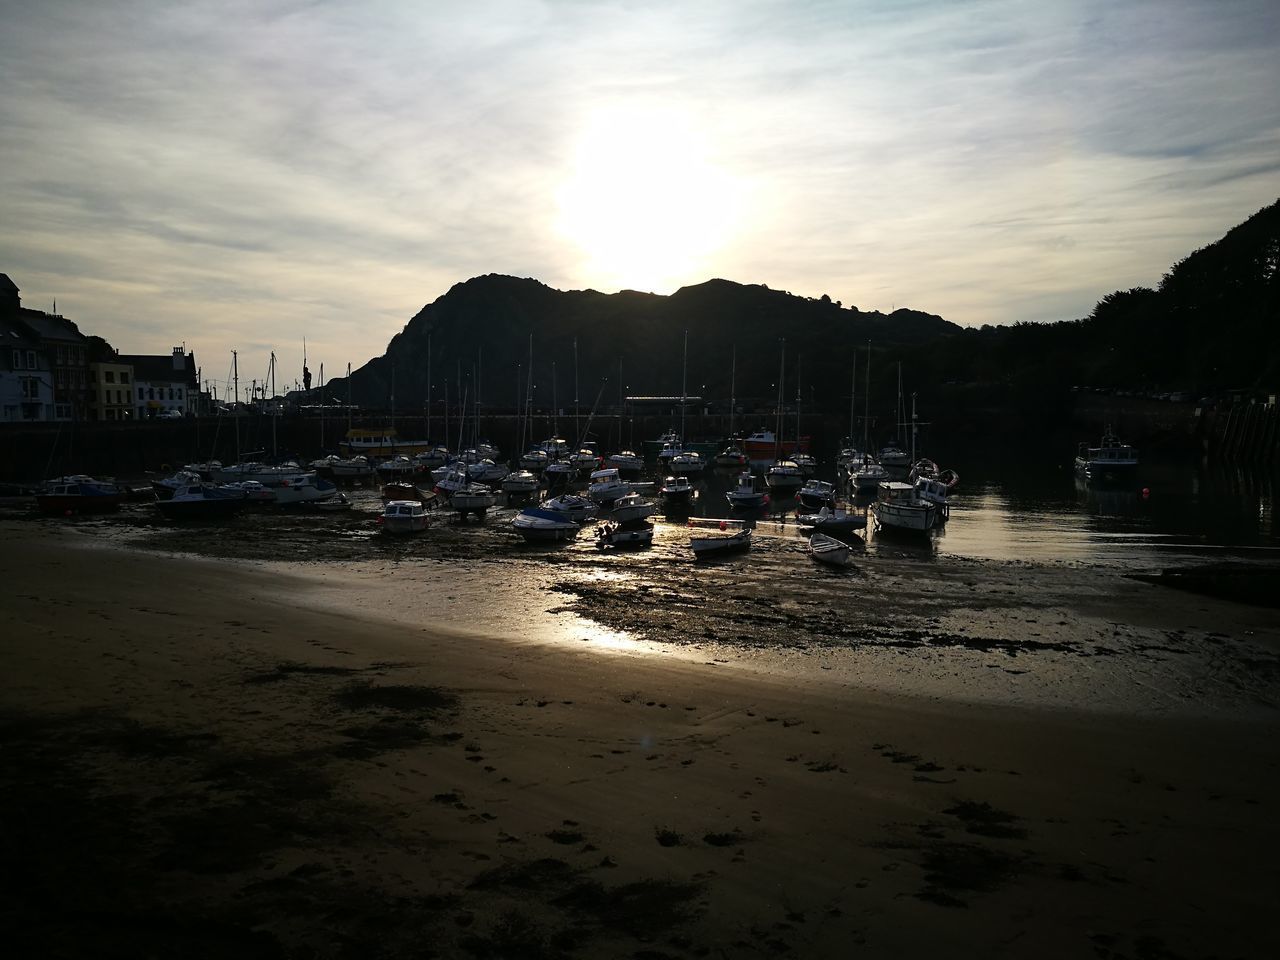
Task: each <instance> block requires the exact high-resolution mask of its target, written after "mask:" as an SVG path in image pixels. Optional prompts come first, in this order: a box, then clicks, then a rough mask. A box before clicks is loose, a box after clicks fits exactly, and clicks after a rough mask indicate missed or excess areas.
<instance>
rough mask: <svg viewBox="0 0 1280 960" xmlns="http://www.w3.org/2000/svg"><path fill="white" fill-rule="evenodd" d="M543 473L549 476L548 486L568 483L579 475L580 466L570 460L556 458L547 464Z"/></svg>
mask: <svg viewBox="0 0 1280 960" xmlns="http://www.w3.org/2000/svg"><path fill="white" fill-rule="evenodd" d="M542 475H543V476H544V477H546V478H547V485H548V486H556V485H557V484H566V483H568V482H569V481H570V480H572V479H573V478H574V477H576V476H577V475H578V468H577V467H575V466H574V465H573V463H572V462H570V461H568V460H555V461H553V462H551V463H548V464H547V468H546V469H545V470H543V471H542Z"/></svg>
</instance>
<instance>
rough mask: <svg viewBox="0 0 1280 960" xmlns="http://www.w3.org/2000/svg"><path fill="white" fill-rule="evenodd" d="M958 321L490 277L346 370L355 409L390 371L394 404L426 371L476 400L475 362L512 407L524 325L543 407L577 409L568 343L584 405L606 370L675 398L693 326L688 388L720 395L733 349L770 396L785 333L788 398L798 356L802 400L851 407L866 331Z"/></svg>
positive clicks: (406, 401) (726, 284)
mask: <svg viewBox="0 0 1280 960" xmlns="http://www.w3.org/2000/svg"><path fill="white" fill-rule="evenodd" d="M959 330H960V328H959V327H957V326H956V325H955V324H951V323H948V322H947V321H945V320H943V319H942V318H941V317H937V316H933V315H931V314H927V313H921V312H919V311H914V310H898V311H896V312H894V313H893V314H892V315H889V316H886V315H884V314H881V313H864V312H862V311H859V310H857V309H856V308H847V307H842V306H841V305H840V304H838V303H835V302H833V301H832V300H831V299H830V298H827V297H821V298H805V297H797V296H794V295H792V294H790V293H784V292H782V291H778V290H770V289H769V288H768V287H765V286H760V285H744V284H739V283H733V282H731V281H728V280H709V281H707V282H706V283H702V284H698V285H696V286H691V287H683V288H681V289H680V290H677V291H676V292H675V293H673V294H671V295H670V296H659V295H656V294H651V293H638V292H636V291H632V290H624V291H621V292H619V293H614V294H603V293H599V292H597V291H595V290H572V291H561V290H553V289H552V288H550V287H548V286H546V285H545V284H542V283H539V282H538V281H536V280H530V279H520V278H517V277H508V276H501V275H497V274H490V275H488V276H483V277H475V278H473V279H471V280H468V281H466V282H464V283H459V284H457V285H455V286H454V287H453V288H452V289H450V290H449V292H448V293H446V294H445V295H444V296H442V297H440V298H439V299H437V300H436V301H434V302H433V303H430V304H428V305H427V306H425V307H423V308H422V310H420V311H419V312H418V314H417V315H416V316H414V317H413V319H412V320H410V321H409V323H408V324H407V325H406V326H405V328H404V330H402V331H401V332H400V333H398V334H397V335H396V336H395V337H393V338H392V340H391V342H390V343H389V344H388V345H387V351H386V354H385V355H383V356H382V357H378V358H376V359H374V360H372V361H370V362H369V363H368V364H366V365H365V366H364V367H362V368H361V369H360V370H358V371H354V372H353V373H352V390H351V395H352V398H353V400H354V401H355V402H356V403H358V404H361V405H365V406H372V407H382V408H385V407H388V406H389V405H390V403H391V392H392V379H393V378H392V374H393V371H394V385H395V403H396V407H397V409H398V410H402V411H410V410H414V409H418V410H420V409H421V407H422V404H423V402H424V400H425V398H426V393H427V381H428V374H429V375H430V380H431V391H432V395H433V396H434V397H435V398H436V399H437V400H439V399H440V398H441V397H442V396H443V390H444V387H445V381H446V380H447V381H448V388H449V395H450V397H451V399H452V400H453V402H454V403H456V402H457V397H458V390H457V384H458V383H459V377H461V382H462V383H463V385H464V386H463V389H464V390H465V391H466V392H467V393H468V396H469V398H471V399H474V396H475V393H474V391H475V387H474V380H473V376H474V372H475V370H476V369H477V368H478V369H479V371H480V380H481V384H480V390H481V397H482V400H483V401H484V403H485V405H486V407H495V406H497V407H512V406H514V405H515V402H516V389H517V388H516V367H517V364H519V365H521V366H522V371H521V379H522V380H523V379H524V377H526V376H527V373H528V353H529V338H530V335H532V337H533V367H534V378H533V379H534V384H535V398H536V402H537V404H538V405H540V406H543V407H546V406H549V404H550V401H551V396H552V391H553V390H554V392H555V396H556V400H557V402H558V405H559V406H560V407H562V408H565V409H568V408H570V407H572V406H573V404H574V399H575V396H574V394H575V390H574V384H575V369H574V368H575V351H574V343H575V340H576V342H577V364H576V365H577V384H578V389H577V399H578V402H579V405H580V406H581V407H582V408H583V410H584V411H585V410H587V409H588V408H590V407H591V405H592V403H593V402H594V400H595V398H596V395H597V394H598V393H599V392H600V390H601V388H602V379H603V378H607V380H608V385H607V386H604V387H603V389H604V392H605V393H604V396H605V399H604V402H605V403H609V402H612V401H615V400H616V398H617V397H618V396H619V386H620V385H621V387H622V388H623V391H625V392H627V393H629V394H642V395H651V396H652V395H668V396H675V395H679V394H680V393H681V377H682V355H683V350H684V336H685V332H686V331H688V337H689V346H688V350H689V361H688V373H687V377H688V385H687V391H688V393H689V394H690V395H697V394H702V395H705V396H708V397H714V398H716V399H717V400H722V401H724V400H727V399H728V397H729V392H730V380H731V373H732V367H733V363H732V358H733V355H734V351H735V350H736V356H737V368H736V369H737V374H736V390H737V394H738V396H740V397H747V396H756V397H764V398H772V397H774V396H776V393H777V382H778V372H779V368H780V363H781V359H782V341H783V339H784V338H785V339H786V354H787V372H786V381H785V390H786V393H787V396H788V398H791V397H794V396H795V391H796V375H797V363H798V364H799V366H800V375H801V377H802V381H803V389H804V394H805V402H806V403H809V402H811V401H815V402H833V401H835V400H837V399H838V400H839V402H840V403H846V404H847V402H848V401H847V398H848V381H849V365H850V364H851V363H852V362H853V356H854V347H855V346H857V347H862V346H863V345H865V343H866V341H867V340H868V339H871V340H874V341H875V342H876V345H877V347H878V348H881V349H884V348H894V347H897V348H902V347H908V346H911V345H919V344H925V343H931V342H934V341H936V340H937V339H938V338H939V337H944V336H948V335H954V334H956V333H958V332H959ZM428 354H429V355H430V356H429V358H428ZM428 359H429V361H430V365H429V367H428ZM553 364H554V368H555V378H554V384H553V379H552V367H553ZM619 364H621V383H620V381H619ZM833 378H834V379H833ZM345 391H346V386H345V381H343V380H338V381H333V382H331V383H330V384H329V386H328V388H327V389H326V393H327V394H328V395H330V396H337V397H343V396H345Z"/></svg>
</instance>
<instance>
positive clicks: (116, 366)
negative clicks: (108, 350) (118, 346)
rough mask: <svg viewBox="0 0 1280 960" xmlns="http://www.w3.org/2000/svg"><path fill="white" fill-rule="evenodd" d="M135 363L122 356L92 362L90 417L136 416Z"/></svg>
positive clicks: (119, 417) (126, 418) (128, 417)
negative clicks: (127, 361) (126, 361)
mask: <svg viewBox="0 0 1280 960" xmlns="http://www.w3.org/2000/svg"><path fill="white" fill-rule="evenodd" d="M135 409H136V406H135V404H134V397H133V365H132V364H129V363H122V362H121V361H120V360H119V358H116V359H114V360H104V361H99V362H97V363H91V364H89V417H90V419H92V420H132V419H133V418H134V410H135Z"/></svg>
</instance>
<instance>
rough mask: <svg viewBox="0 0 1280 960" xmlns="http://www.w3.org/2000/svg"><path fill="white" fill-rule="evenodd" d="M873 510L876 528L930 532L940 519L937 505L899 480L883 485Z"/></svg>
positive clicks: (907, 531)
mask: <svg viewBox="0 0 1280 960" xmlns="http://www.w3.org/2000/svg"><path fill="white" fill-rule="evenodd" d="M871 513H872V515H873V516H874V517H875V518H876V529H877V530H894V531H900V532H904V533H928V532H929V531H930V530H932V529H933V526H934V524H935V523H936V522H937V520H938V506H937V504H934V503H930V502H929V501H928V500H923V499H921V498H920V497H919V496H918V495H917V494H916V488H915V487H913V486H912V485H911V484H909V483H903V482H901V481H898V480H890V481H887V482H885V483H882V484H880V489H879V491H878V493H877V494H876V500H875V502H874V503H873V504H872V505H871Z"/></svg>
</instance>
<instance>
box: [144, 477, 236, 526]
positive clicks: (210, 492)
mask: <svg viewBox="0 0 1280 960" xmlns="http://www.w3.org/2000/svg"><path fill="white" fill-rule="evenodd" d="M248 502H249V501H248V500H247V499H246V497H245V494H244V491H243V490H237V489H235V488H233V487H216V486H214V485H212V484H208V483H203V482H201V481H196V482H195V483H189V484H187V485H186V486H185V487H181V488H179V489H178V490H175V491H174V492H173V493H172V494H171V495H170V496H169V497H167V498H165V499H159V498H157V499H156V509H157V510H159V511H160V513H161V514H163V515H164V516H165V517H166V518H168V519H170V520H182V519H189V518H201V519H207V518H210V517H227V516H231V515H232V514H234V513H239V512H240V511H241V510H243V509H244V508H245V506H246V505H247V504H248Z"/></svg>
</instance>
